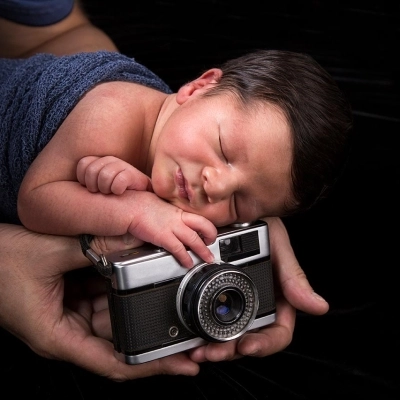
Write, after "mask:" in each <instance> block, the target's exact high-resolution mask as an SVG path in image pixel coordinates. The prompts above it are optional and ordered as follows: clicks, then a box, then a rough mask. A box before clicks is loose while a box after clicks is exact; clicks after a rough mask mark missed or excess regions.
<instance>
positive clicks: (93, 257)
mask: <svg viewBox="0 0 400 400" xmlns="http://www.w3.org/2000/svg"><path fill="white" fill-rule="evenodd" d="M93 238H94V236H93V235H89V234H83V235H80V236H79V243H80V245H81V249H82V253H83V255H84V256H85V257H86V258H88V259H89V260H90V261H91V262H92V263H93V265H94V266H95V267H96V269H97V271H98V272H99V273H100V274H101V275H103V276H105V277H107V278H109V277H110V276H111V273H112V268H111V264H110V263H109V262H108V261H107V259H106V256H105V255H104V254H100V255H99V254H97V253H96V252H95V251H94V250H93V249H92V248H91V247H90V243H91V241H92V240H93Z"/></svg>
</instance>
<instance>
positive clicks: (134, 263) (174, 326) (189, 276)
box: [107, 221, 275, 364]
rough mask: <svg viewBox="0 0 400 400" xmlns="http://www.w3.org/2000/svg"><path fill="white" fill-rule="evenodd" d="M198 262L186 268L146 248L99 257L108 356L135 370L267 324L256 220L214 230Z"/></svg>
mask: <svg viewBox="0 0 400 400" xmlns="http://www.w3.org/2000/svg"><path fill="white" fill-rule="evenodd" d="M209 248H210V250H211V251H212V253H213V254H214V256H215V260H216V261H215V262H214V263H212V264H207V263H204V261H202V260H201V259H200V258H199V257H198V256H197V255H196V254H194V253H193V252H192V251H190V250H189V253H190V255H191V257H192V258H193V261H194V267H193V268H191V269H187V268H184V267H182V266H181V265H180V264H179V263H178V262H177V260H176V259H175V258H174V257H173V256H172V255H171V253H169V252H167V251H165V250H164V249H162V248H158V247H156V246H153V245H150V244H146V245H144V246H141V247H138V248H135V249H131V250H129V251H126V250H125V251H120V252H116V253H113V254H111V255H109V256H107V259H108V261H109V262H110V263H111V266H112V274H111V277H110V278H107V286H108V301H109V308H110V317H111V325H112V331H113V340H114V348H115V352H116V357H117V358H118V359H120V360H122V361H124V362H125V363H127V364H140V363H144V362H148V361H151V360H154V359H158V358H161V357H165V356H168V355H170V354H174V353H178V352H181V351H185V350H188V349H191V348H194V347H198V346H200V345H202V344H205V343H207V342H226V341H229V340H232V339H235V338H238V337H240V336H241V335H243V334H244V333H245V332H246V331H248V330H250V329H256V328H260V327H262V326H266V325H269V324H271V323H273V322H274V321H275V296H274V288H273V276H272V267H271V261H270V250H269V237H268V225H267V224H266V223H265V222H264V221H255V222H253V223H249V224H235V225H232V226H228V227H223V228H219V229H218V235H217V239H216V241H215V242H214V243H213V244H211V245H209Z"/></svg>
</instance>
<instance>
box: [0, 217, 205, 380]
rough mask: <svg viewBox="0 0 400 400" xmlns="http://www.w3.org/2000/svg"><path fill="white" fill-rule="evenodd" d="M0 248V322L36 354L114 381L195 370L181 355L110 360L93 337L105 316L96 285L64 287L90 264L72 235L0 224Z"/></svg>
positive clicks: (100, 248)
mask: <svg viewBox="0 0 400 400" xmlns="http://www.w3.org/2000/svg"><path fill="white" fill-rule="evenodd" d="M130 238H131V237H130ZM131 239H132V238H131ZM140 244H142V243H141V242H140V241H136V242H134V243H133V242H132V241H130V242H129V241H128V242H127V243H124V241H123V240H122V238H121V237H118V238H95V240H94V241H93V242H92V247H93V249H94V250H95V251H97V252H99V253H104V254H107V253H108V252H109V251H112V250H122V249H125V248H132V247H133V246H134V245H140ZM0 248H1V255H2V257H1V260H0V325H1V326H2V327H4V328H5V329H7V330H8V331H9V332H11V333H12V334H13V335H15V336H16V337H18V338H19V339H20V340H22V341H23V342H25V343H26V344H27V345H28V346H29V347H30V348H31V349H32V350H33V351H34V352H36V353H37V354H39V355H41V356H43V357H46V358H50V359H58V360H63V361H67V362H71V363H73V364H76V365H78V366H80V367H82V368H85V369H87V370H89V371H91V372H94V373H96V374H98V375H103V376H106V377H108V378H110V379H113V380H117V381H124V380H128V379H135V378H140V377H146V376H151V375H157V374H174V375H175V374H183V375H196V374H197V373H198V371H199V366H198V364H197V363H196V362H194V361H192V360H190V358H189V357H188V355H187V354H185V353H182V354H176V355H173V356H170V357H166V358H163V359H160V360H155V361H152V362H149V363H145V364H141V365H135V366H132V365H127V364H125V363H123V362H121V361H118V360H117V359H116V358H115V356H114V348H113V345H112V343H111V342H110V341H108V340H106V339H103V338H100V337H96V336H94V334H93V332H99V333H101V331H102V326H101V325H100V324H99V323H98V322H97V321H99V320H103V318H98V316H97V311H99V313H100V315H101V314H104V312H103V311H104V310H102V307H99V305H98V301H97V300H96V297H92V296H93V295H96V293H97V292H98V289H99V287H96V285H92V286H91V287H89V286H86V285H84V282H81V284H82V285H81V286H80V287H79V286H77V285H78V283H77V282H78V281H77V280H76V281H74V285H69V283H70V279H69V278H71V279H73V275H74V274H76V273H79V272H85V271H86V272H88V271H91V270H92V267H89V268H85V269H82V270H81V271H76V270H77V269H79V268H83V267H85V266H89V265H90V262H88V260H87V259H86V258H85V257H84V256H83V254H82V252H81V250H80V245H79V242H78V240H77V239H76V238H71V237H68V238H67V237H63V236H51V235H42V234H36V233H33V232H30V231H28V230H26V229H25V228H23V227H21V226H16V225H8V224H0ZM74 270H75V271H74ZM71 271H72V272H71ZM67 273H68V274H67ZM65 274H67V275H65ZM69 275H71V277H69ZM89 275H90V274H89ZM66 276H68V279H66V278H65V277H66ZM64 283H66V284H65V285H64ZM92 283H94V282H93V281H92ZM70 288H71V289H73V293H70V292H69V289H70ZM103 292H104V288H103ZM64 299H65V301H64ZM108 322H109V319H108ZM93 325H95V326H93ZM108 329H109V328H108Z"/></svg>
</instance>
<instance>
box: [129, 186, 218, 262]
mask: <svg viewBox="0 0 400 400" xmlns="http://www.w3.org/2000/svg"><path fill="white" fill-rule="evenodd" d="M147 195H148V196H146V201H143V205H144V207H143V209H142V212H141V214H140V218H135V220H134V221H133V222H132V223H131V225H130V227H129V229H128V231H129V233H131V234H132V235H133V236H135V237H137V238H138V239H140V240H143V241H144V242H150V243H153V244H154V245H156V246H160V247H163V248H164V249H165V250H167V251H169V252H170V253H172V254H173V255H174V257H175V258H176V259H177V260H178V261H179V262H180V264H181V265H182V266H184V267H187V268H190V267H192V266H193V259H192V257H191V256H190V254H189V253H188V250H187V247H188V248H190V249H191V250H192V251H193V252H194V253H196V254H197V256H198V257H200V258H201V259H202V260H204V261H205V262H208V263H212V262H213V261H214V255H213V253H212V252H211V250H210V249H209V248H208V247H207V245H209V244H211V243H213V242H214V241H215V239H216V237H217V228H216V227H215V226H214V224H213V223H211V222H210V221H209V220H208V219H206V218H204V217H202V216H200V215H196V214H192V213H188V212H185V211H182V210H181V209H180V208H178V207H176V206H173V205H172V204H169V203H167V202H166V201H164V200H162V199H160V198H158V197H157V196H156V195H155V194H154V193H147Z"/></svg>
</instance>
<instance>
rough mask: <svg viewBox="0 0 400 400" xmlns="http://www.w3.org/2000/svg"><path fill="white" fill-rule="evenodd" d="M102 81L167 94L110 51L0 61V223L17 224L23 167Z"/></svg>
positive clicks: (139, 69)
mask: <svg viewBox="0 0 400 400" xmlns="http://www.w3.org/2000/svg"><path fill="white" fill-rule="evenodd" d="M107 81H127V82H135V83H139V84H143V85H145V86H148V87H151V88H154V89H158V90H160V91H163V92H165V93H171V90H170V88H169V87H168V86H167V85H166V84H165V83H164V82H163V81H162V80H161V79H160V78H159V77H158V76H157V75H155V74H154V73H153V72H151V71H150V70H149V69H147V68H146V67H144V66H143V65H141V64H138V63H137V62H136V61H134V59H132V58H129V57H126V56H124V55H122V54H119V53H114V52H106V51H101V52H96V53H80V54H75V55H70V56H62V57H56V56H53V55H50V54H38V55H36V56H33V57H31V58H29V59H24V60H19V59H18V60H10V59H0V96H1V97H0V100H1V101H0V132H1V133H0V135H1V137H0V222H9V223H20V221H19V219H18V215H17V195H18V190H19V187H20V185H21V182H22V179H23V177H24V175H25V173H26V171H27V169H28V168H29V166H30V165H31V163H32V161H33V160H34V159H35V158H36V156H37V155H38V153H39V152H40V151H41V150H42V149H43V148H44V147H45V146H46V144H47V143H48V142H49V141H50V139H51V138H52V137H53V135H54V134H55V132H56V131H57V129H58V128H59V126H60V125H61V123H62V122H63V121H64V119H65V118H66V117H67V115H68V114H69V113H70V111H71V110H72V108H73V107H74V106H75V105H76V104H77V102H78V101H79V99H80V98H81V97H82V96H83V95H84V94H85V93H86V92H87V91H88V90H90V89H91V88H93V87H94V86H95V85H97V84H98V83H101V82H107ZM54 167H56V166H54Z"/></svg>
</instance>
